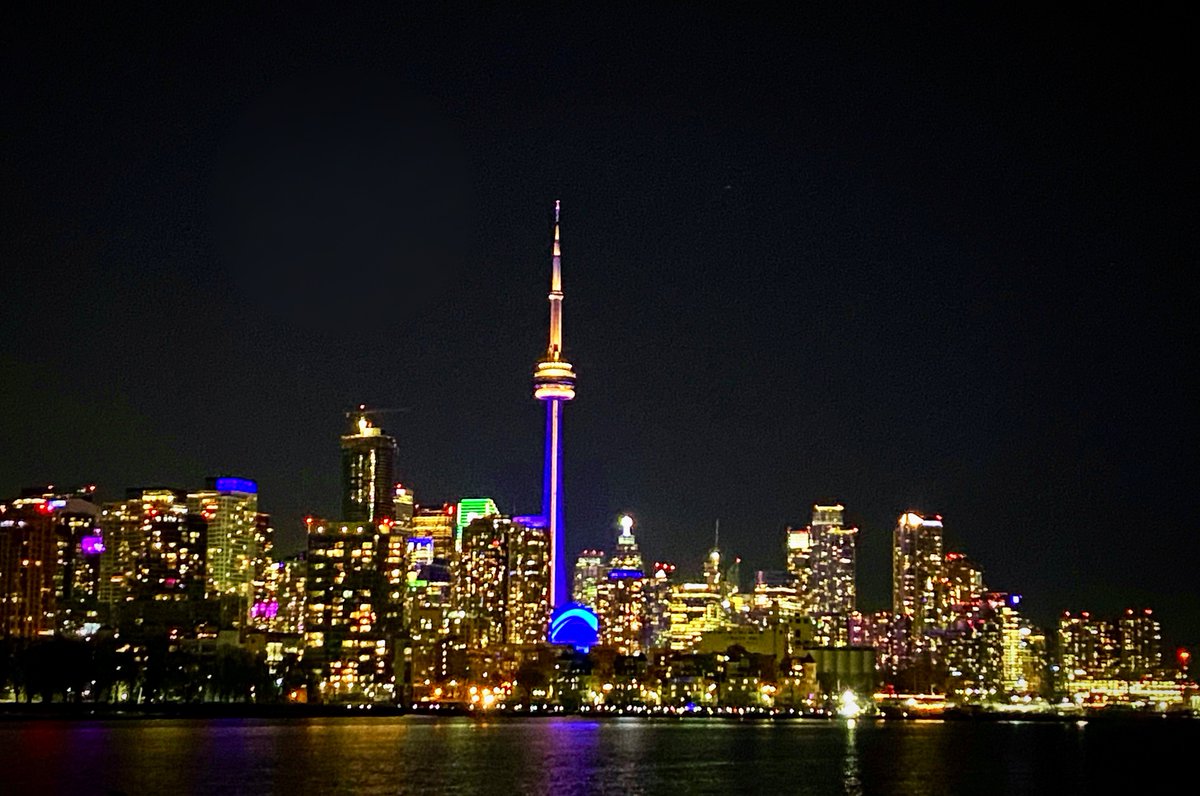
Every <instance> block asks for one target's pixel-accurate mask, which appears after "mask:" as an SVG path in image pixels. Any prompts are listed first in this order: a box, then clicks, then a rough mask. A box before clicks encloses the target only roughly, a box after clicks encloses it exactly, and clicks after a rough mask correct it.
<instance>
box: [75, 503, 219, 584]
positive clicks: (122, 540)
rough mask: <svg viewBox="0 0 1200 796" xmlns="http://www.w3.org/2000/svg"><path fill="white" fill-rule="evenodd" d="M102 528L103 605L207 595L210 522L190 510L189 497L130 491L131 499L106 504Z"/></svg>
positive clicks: (101, 570) (102, 511) (101, 520)
mask: <svg viewBox="0 0 1200 796" xmlns="http://www.w3.org/2000/svg"><path fill="white" fill-rule="evenodd" d="M100 528H101V532H102V533H103V538H104V552H103V553H102V554H101V556H100V588H99V591H100V599H101V601H102V602H107V603H110V604H115V603H120V602H123V601H127V600H137V599H150V600H181V599H201V598H202V597H203V596H204V591H205V585H206V579H205V574H204V573H205V560H204V559H205V547H206V541H205V537H206V534H207V531H206V527H205V520H204V518H203V516H202V515H200V514H197V513H190V512H189V511H188V507H187V494H186V493H185V492H183V491H181V490H177V489H163V488H148V489H130V490H127V491H126V498H125V500H123V501H118V502H113V503H105V504H103V506H102V507H101V510H100Z"/></svg>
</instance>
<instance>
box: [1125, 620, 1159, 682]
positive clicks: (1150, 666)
mask: <svg viewBox="0 0 1200 796" xmlns="http://www.w3.org/2000/svg"><path fill="white" fill-rule="evenodd" d="M1118 627H1119V629H1120V635H1121V674H1122V676H1123V677H1125V678H1126V679H1129V680H1138V679H1141V678H1143V677H1148V676H1153V675H1154V674H1155V673H1156V671H1157V670H1158V669H1159V668H1160V667H1161V666H1162V630H1161V628H1160V627H1159V624H1158V620H1157V619H1155V618H1154V612H1153V611H1151V610H1150V609H1149V608H1143V609H1141V610H1140V611H1139V610H1134V609H1133V608H1127V609H1125V613H1124V615H1123V616H1122V617H1121V618H1120V620H1118Z"/></svg>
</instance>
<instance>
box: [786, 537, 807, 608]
mask: <svg viewBox="0 0 1200 796" xmlns="http://www.w3.org/2000/svg"><path fill="white" fill-rule="evenodd" d="M786 538H787V570H788V572H790V573H792V577H793V578H794V579H795V587H796V593H797V594H798V595H799V596H800V600H801V602H802V603H803V604H804V606H805V608H804V610H805V612H809V611H810V610H811V606H812V601H813V593H812V580H813V574H812V568H813V549H812V529H811V528H808V527H807V526H805V527H802V528H801V527H795V528H793V527H789V528H788V529H787V531H786Z"/></svg>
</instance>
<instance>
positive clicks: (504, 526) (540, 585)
mask: <svg viewBox="0 0 1200 796" xmlns="http://www.w3.org/2000/svg"><path fill="white" fill-rule="evenodd" d="M549 552H550V551H549V539H548V537H547V534H546V531H545V529H544V528H538V527H535V526H531V525H525V524H524V523H522V522H520V521H519V519H512V518H508V517H503V516H493V517H480V518H478V519H476V520H474V521H472V522H471V523H470V524H469V525H467V527H466V528H465V529H463V551H462V556H461V557H460V559H459V565H458V568H457V571H456V573H455V578H456V589H455V592H456V594H455V601H456V603H457V608H458V610H459V611H461V612H462V627H463V632H464V635H465V636H466V643H467V648H468V650H470V651H487V650H498V649H500V648H502V647H503V646H504V645H506V644H507V645H524V644H536V643H538V642H541V641H544V640H545V638H546V622H547V619H548V618H549V612H550V607H549V604H550V603H549V601H550V597H549V594H550V583H549V573H550V567H549V563H550V561H549Z"/></svg>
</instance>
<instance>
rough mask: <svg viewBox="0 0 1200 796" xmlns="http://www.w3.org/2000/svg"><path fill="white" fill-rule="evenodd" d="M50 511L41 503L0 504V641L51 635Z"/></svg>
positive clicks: (53, 559) (53, 560) (52, 549)
mask: <svg viewBox="0 0 1200 796" xmlns="http://www.w3.org/2000/svg"><path fill="white" fill-rule="evenodd" d="M53 511H54V509H53V508H52V507H51V505H50V502H49V501H47V500H45V499H43V498H26V499H18V500H14V501H12V502H11V503H6V504H0V639H9V638H18V639H29V638H34V637H36V636H40V635H49V634H51V633H53V632H54V624H55V623H54V610H55V602H54V573H55V568H56V567H55V564H56V556H55V541H56V534H55V528H54V517H53Z"/></svg>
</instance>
